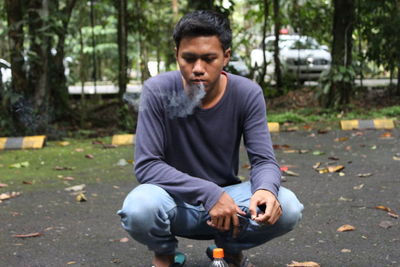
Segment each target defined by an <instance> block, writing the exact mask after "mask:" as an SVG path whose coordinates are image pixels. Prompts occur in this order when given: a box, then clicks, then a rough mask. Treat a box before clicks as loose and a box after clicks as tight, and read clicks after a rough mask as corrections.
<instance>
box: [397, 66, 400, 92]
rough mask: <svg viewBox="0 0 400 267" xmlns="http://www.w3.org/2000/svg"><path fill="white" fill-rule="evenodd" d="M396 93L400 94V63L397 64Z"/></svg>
mask: <svg viewBox="0 0 400 267" xmlns="http://www.w3.org/2000/svg"><path fill="white" fill-rule="evenodd" d="M396 95H398V96H400V63H399V64H398V65H397V85H396Z"/></svg>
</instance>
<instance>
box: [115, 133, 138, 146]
mask: <svg viewBox="0 0 400 267" xmlns="http://www.w3.org/2000/svg"><path fill="white" fill-rule="evenodd" d="M134 143H135V135H134V134H118V135H114V136H113V137H112V140H111V144H113V145H116V146H121V145H133V144H134Z"/></svg>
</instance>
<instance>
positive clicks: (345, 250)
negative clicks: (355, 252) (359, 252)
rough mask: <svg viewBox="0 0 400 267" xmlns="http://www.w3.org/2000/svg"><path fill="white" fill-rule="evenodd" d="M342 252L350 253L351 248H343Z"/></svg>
mask: <svg viewBox="0 0 400 267" xmlns="http://www.w3.org/2000/svg"><path fill="white" fill-rule="evenodd" d="M340 252H342V253H350V252H351V250H350V249H347V248H344V249H342V250H341V251H340Z"/></svg>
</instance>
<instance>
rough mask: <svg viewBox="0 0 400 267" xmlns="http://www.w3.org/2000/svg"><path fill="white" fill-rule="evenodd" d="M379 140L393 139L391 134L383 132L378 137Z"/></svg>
mask: <svg viewBox="0 0 400 267" xmlns="http://www.w3.org/2000/svg"><path fill="white" fill-rule="evenodd" d="M379 138H381V139H390V138H393V134H392V133H391V132H384V133H383V134H381V135H380V136H379Z"/></svg>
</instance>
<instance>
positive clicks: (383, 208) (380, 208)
mask: <svg viewBox="0 0 400 267" xmlns="http://www.w3.org/2000/svg"><path fill="white" fill-rule="evenodd" d="M374 208H375V209H377V210H384V211H387V212H391V211H392V209H391V208H388V207H385V206H375V207H374Z"/></svg>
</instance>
